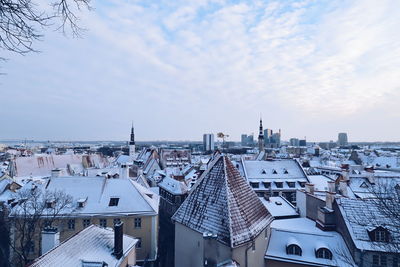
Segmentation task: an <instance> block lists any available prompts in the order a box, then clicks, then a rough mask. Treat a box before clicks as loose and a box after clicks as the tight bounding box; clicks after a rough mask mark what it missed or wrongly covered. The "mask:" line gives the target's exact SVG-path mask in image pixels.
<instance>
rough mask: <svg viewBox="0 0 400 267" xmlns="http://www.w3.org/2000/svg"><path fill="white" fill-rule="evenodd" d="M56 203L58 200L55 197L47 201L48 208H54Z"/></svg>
mask: <svg viewBox="0 0 400 267" xmlns="http://www.w3.org/2000/svg"><path fill="white" fill-rule="evenodd" d="M55 205H56V201H55V200H54V199H51V200H47V201H46V208H47V209H52V208H54V206H55Z"/></svg>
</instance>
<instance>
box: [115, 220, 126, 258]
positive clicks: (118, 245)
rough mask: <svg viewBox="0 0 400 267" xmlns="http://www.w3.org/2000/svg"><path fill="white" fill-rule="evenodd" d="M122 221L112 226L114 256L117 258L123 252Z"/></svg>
mask: <svg viewBox="0 0 400 267" xmlns="http://www.w3.org/2000/svg"><path fill="white" fill-rule="evenodd" d="M123 230H124V223H123V222H119V223H117V224H116V225H115V226H114V256H115V257H116V258H117V259H120V258H121V257H122V254H123V250H124V248H123V247H124V246H123V239H124V233H123V232H124V231H123Z"/></svg>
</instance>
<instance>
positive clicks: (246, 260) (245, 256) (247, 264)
mask: <svg viewBox="0 0 400 267" xmlns="http://www.w3.org/2000/svg"><path fill="white" fill-rule="evenodd" d="M250 241H251V242H250V246H249V247H247V248H246V250H245V254H244V258H245V267H249V263H248V260H249V259H248V256H247V252H248V251H249V249H251V248H252V247H253V242H254V240H253V239H251V240H250Z"/></svg>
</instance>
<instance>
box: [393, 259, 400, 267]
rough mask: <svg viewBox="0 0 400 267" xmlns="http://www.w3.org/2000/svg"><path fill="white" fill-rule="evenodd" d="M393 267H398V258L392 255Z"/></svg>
mask: <svg viewBox="0 0 400 267" xmlns="http://www.w3.org/2000/svg"><path fill="white" fill-rule="evenodd" d="M393 267H400V265H399V258H397V257H393Z"/></svg>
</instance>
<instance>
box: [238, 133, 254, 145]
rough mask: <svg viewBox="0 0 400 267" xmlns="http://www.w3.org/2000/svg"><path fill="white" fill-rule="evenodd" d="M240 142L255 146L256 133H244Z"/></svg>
mask: <svg viewBox="0 0 400 267" xmlns="http://www.w3.org/2000/svg"><path fill="white" fill-rule="evenodd" d="M240 141H241V142H240V143H241V145H242V146H253V145H254V135H252V134H251V135H247V134H242V136H241V139H240Z"/></svg>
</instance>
